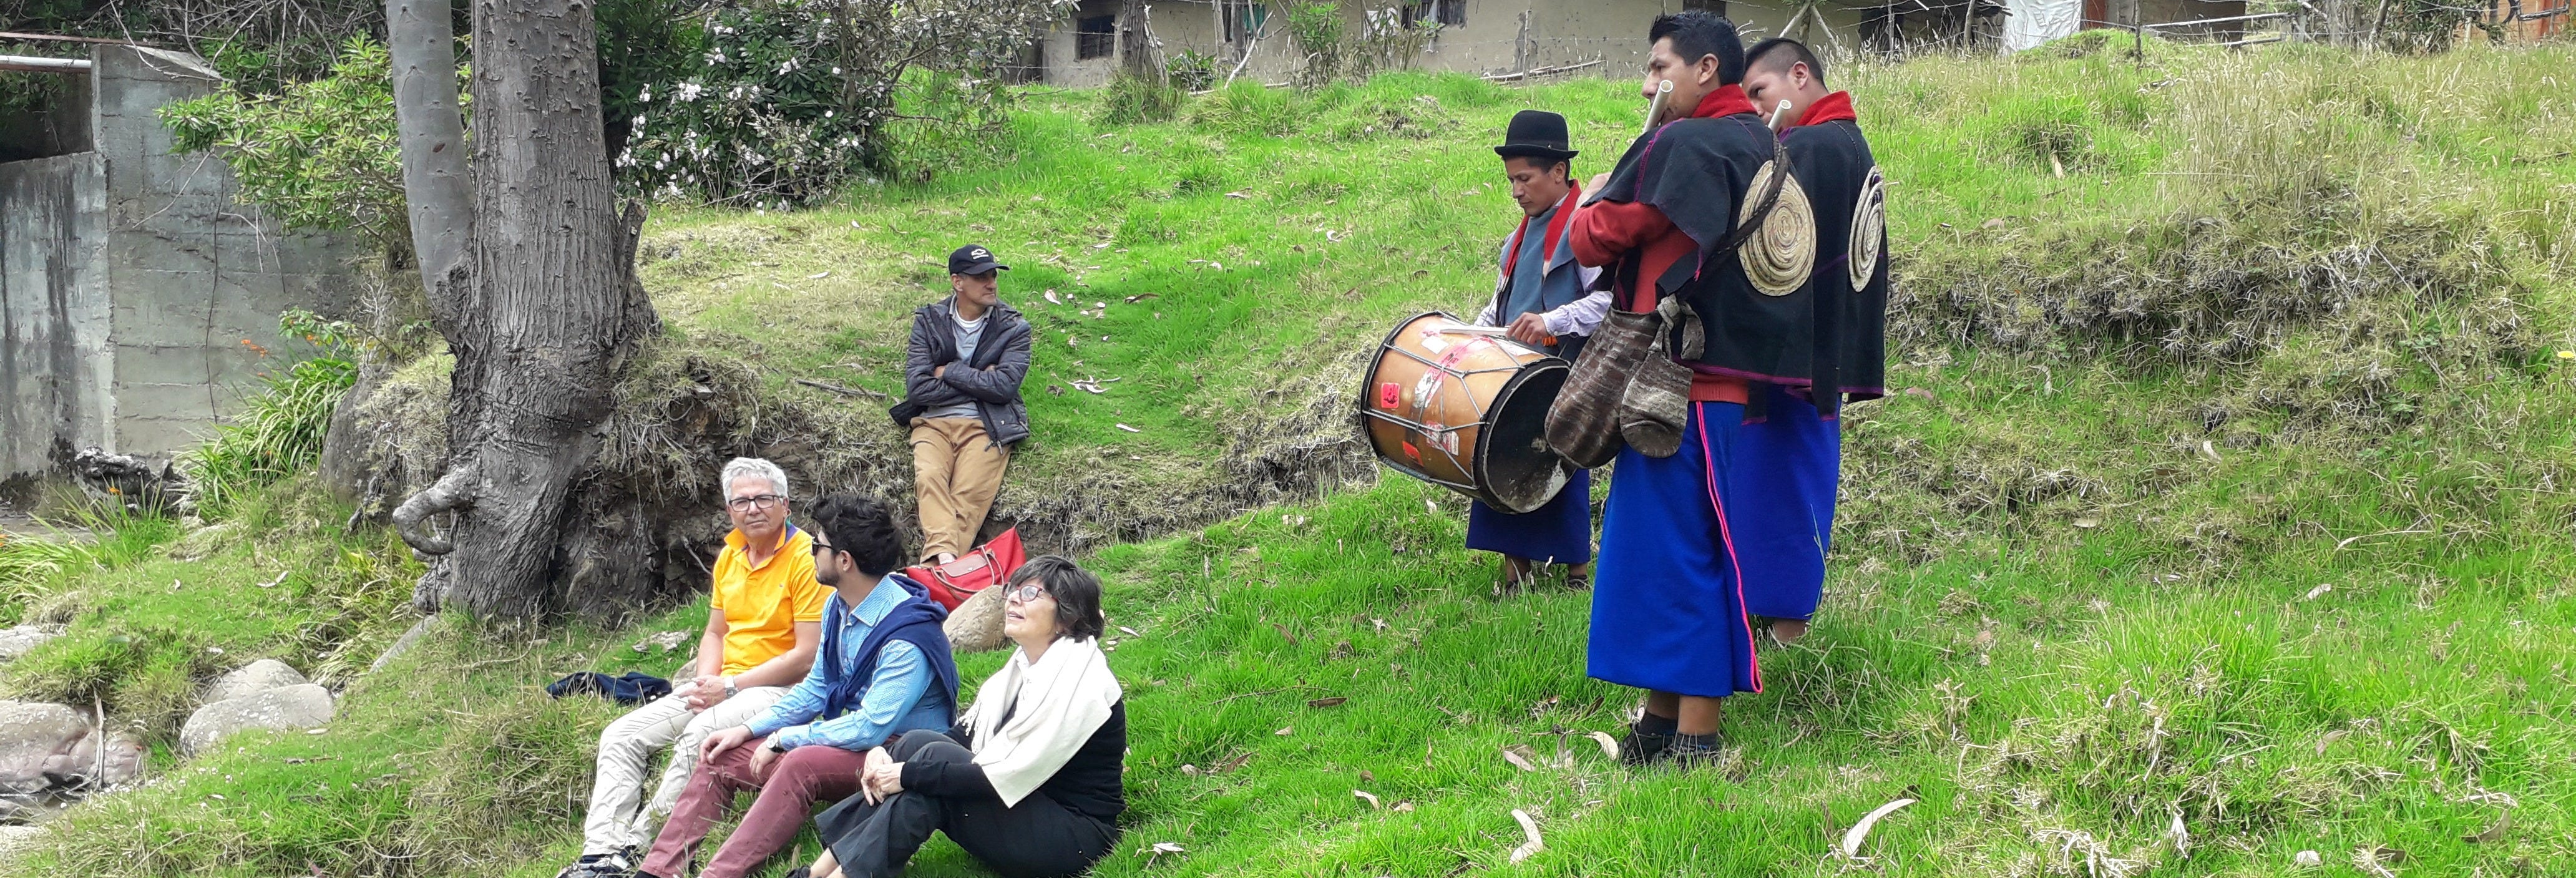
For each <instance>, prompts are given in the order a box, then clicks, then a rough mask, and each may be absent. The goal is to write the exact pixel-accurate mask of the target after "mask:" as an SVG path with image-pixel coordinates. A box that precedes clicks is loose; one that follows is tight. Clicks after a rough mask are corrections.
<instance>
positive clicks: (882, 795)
mask: <svg viewBox="0 0 2576 878" xmlns="http://www.w3.org/2000/svg"><path fill="white" fill-rule="evenodd" d="M859 791H860V793H861V794H863V795H865V796H867V797H868V804H870V805H874V804H878V803H881V802H884V801H885V800H886V797H888V796H892V795H894V794H896V793H900V792H903V763H901V762H888V763H886V764H884V765H879V766H875V767H873V768H870V769H868V770H867V776H866V777H864V778H861V779H860V781H859Z"/></svg>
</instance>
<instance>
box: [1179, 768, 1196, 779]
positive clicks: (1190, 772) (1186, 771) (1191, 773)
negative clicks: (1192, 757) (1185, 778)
mask: <svg viewBox="0 0 2576 878" xmlns="http://www.w3.org/2000/svg"><path fill="white" fill-rule="evenodd" d="M1181 773H1182V774H1186V775H1189V776H1191V777H1197V776H1199V767H1198V766H1196V765H1184V766H1181Z"/></svg>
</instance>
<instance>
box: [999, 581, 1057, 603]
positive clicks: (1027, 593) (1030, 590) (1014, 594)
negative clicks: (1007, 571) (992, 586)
mask: <svg viewBox="0 0 2576 878" xmlns="http://www.w3.org/2000/svg"><path fill="white" fill-rule="evenodd" d="M1046 593H1047V590H1046V586H1043V585H1039V584H1037V583H1034V582H1032V583H1029V584H1027V585H1022V586H1018V587H1015V588H1012V589H1010V590H1009V591H1005V592H1002V597H1003V598H1005V599H1007V600H1009V601H1010V602H1011V603H1015V604H1025V603H1028V602H1030V601H1034V600H1037V599H1038V595H1042V594H1046Z"/></svg>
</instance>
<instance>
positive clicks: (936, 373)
mask: <svg viewBox="0 0 2576 878" xmlns="http://www.w3.org/2000/svg"><path fill="white" fill-rule="evenodd" d="M930 377H932V378H946V377H948V367H947V366H945V365H942V366H940V367H939V368H936V369H932V370H930Z"/></svg>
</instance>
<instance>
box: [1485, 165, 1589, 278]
mask: <svg viewBox="0 0 2576 878" xmlns="http://www.w3.org/2000/svg"><path fill="white" fill-rule="evenodd" d="M1582 198H1583V184H1582V183H1581V182H1575V183H1574V186H1573V188H1571V189H1568V190H1566V193H1565V200H1564V201H1559V202H1557V203H1556V215H1555V216H1552V217H1548V219H1547V239H1546V240H1543V241H1540V242H1539V243H1538V255H1539V259H1541V260H1548V259H1554V258H1556V239H1558V238H1562V237H1565V224H1566V223H1568V222H1572V221H1573V220H1574V205H1575V204H1577V203H1579V202H1580V201H1581V200H1582ZM1529 221H1530V218H1529V215H1528V214H1522V215H1521V227H1520V228H1518V229H1514V230H1512V244H1511V246H1510V247H1509V248H1507V249H1506V250H1505V251H1504V252H1506V253H1508V254H1509V255H1506V256H1504V257H1503V277H1504V279H1505V282H1506V283H1508V282H1509V279H1510V278H1511V276H1512V269H1513V268H1515V267H1517V266H1519V265H1520V262H1521V236H1522V235H1526V234H1529Z"/></svg>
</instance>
